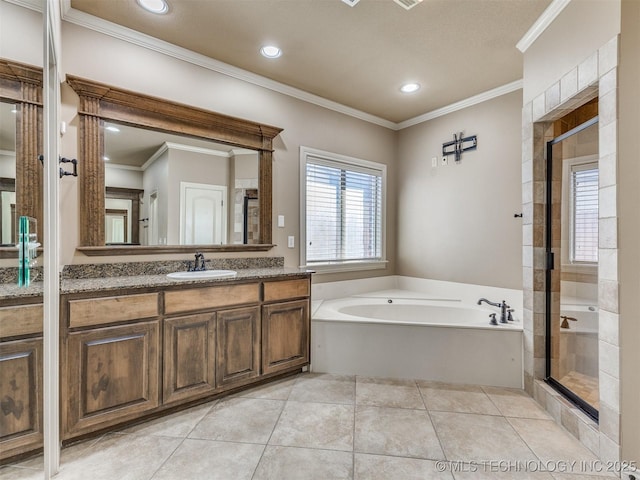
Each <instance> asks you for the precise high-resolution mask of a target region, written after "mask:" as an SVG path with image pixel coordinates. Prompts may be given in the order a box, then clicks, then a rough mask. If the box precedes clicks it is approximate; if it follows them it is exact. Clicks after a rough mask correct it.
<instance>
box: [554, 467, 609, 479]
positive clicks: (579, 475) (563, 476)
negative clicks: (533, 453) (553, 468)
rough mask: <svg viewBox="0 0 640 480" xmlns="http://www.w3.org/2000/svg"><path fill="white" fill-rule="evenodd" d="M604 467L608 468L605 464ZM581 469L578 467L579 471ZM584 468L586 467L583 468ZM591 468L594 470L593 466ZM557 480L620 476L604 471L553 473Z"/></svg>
mask: <svg viewBox="0 0 640 480" xmlns="http://www.w3.org/2000/svg"><path fill="white" fill-rule="evenodd" d="M603 468H606V467H605V466H604V465H603ZM579 470H580V466H578V467H577V471H579ZM583 470H584V469H583ZM590 470H593V468H591V469H590ZM552 475H553V478H554V479H555V480H611V479H612V478H618V476H617V475H616V474H615V473H613V472H611V473H609V474H608V475H605V474H604V473H603V474H602V475H583V474H582V473H553V474H552Z"/></svg>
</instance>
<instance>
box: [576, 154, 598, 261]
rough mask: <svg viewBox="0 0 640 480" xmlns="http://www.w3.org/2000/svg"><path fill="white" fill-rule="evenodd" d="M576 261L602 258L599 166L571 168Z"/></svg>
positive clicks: (589, 165)
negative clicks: (599, 248) (599, 243)
mask: <svg viewBox="0 0 640 480" xmlns="http://www.w3.org/2000/svg"><path fill="white" fill-rule="evenodd" d="M571 201H572V212H571V213H572V219H573V221H572V232H571V233H572V242H571V243H572V245H571V247H572V260H573V261H574V262H589V263H596V262H597V261H598V165H597V164H595V163H590V164H584V165H574V166H573V167H571Z"/></svg>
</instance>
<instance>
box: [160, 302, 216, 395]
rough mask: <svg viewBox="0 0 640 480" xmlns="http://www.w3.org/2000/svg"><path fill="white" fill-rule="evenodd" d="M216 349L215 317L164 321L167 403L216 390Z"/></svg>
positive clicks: (192, 316)
mask: <svg viewBox="0 0 640 480" xmlns="http://www.w3.org/2000/svg"><path fill="white" fill-rule="evenodd" d="M215 349H216V314H215V313H203V314H198V315H187V316H182V317H175V318H166V319H165V321H164V349H163V393H162V401H163V402H164V403H171V402H174V401H180V400H185V399H192V398H194V397H198V396H202V395H208V394H211V393H213V391H214V390H215V388H216V376H215V369H216V356H215Z"/></svg>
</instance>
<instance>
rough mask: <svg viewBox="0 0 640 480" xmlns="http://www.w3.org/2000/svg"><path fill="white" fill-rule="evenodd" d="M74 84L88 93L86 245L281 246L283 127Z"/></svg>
mask: <svg viewBox="0 0 640 480" xmlns="http://www.w3.org/2000/svg"><path fill="white" fill-rule="evenodd" d="M67 83H68V84H69V85H70V86H71V88H72V89H73V90H74V91H75V92H76V93H77V94H78V96H79V99H80V104H79V108H78V114H79V118H80V149H79V154H78V159H79V161H78V175H79V182H80V184H79V185H80V204H81V205H82V207H81V209H80V235H81V246H80V247H79V248H78V250H79V251H81V252H83V253H85V254H87V255H123V254H142V253H172V252H183V251H186V252H192V251H193V250H194V247H195V246H197V249H198V250H200V251H205V252H206V251H259V250H263V251H266V250H268V249H270V248H271V247H272V246H273V245H272V244H271V239H272V232H271V228H272V218H271V216H272V212H271V202H272V199H271V195H272V165H271V162H272V152H273V149H272V142H273V139H274V137H275V136H277V135H278V134H279V133H280V132H281V131H282V129H281V128H277V127H273V126H270V125H264V124H259V123H255V122H251V121H247V120H242V119H238V118H234V117H229V116H226V115H221V114H218V113H214V112H210V111H207V110H202V109H199V108H195V107H190V106H186V105H182V104H178V103H174V102H170V101H168V100H164V99H159V98H155V97H150V96H147V95H143V94H138V93H134V92H130V91H127V90H122V89H119V88H114V87H110V86H108V85H104V84H99V83H96V82H93V81H91V80H86V79H81V78H78V77H75V76H70V75H68V76H67ZM127 196H128V197H127ZM125 197H126V198H125ZM245 197H248V198H250V199H251V202H245ZM136 216H137V219H136ZM245 217H246V218H245Z"/></svg>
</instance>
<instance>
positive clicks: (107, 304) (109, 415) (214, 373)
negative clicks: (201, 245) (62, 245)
mask: <svg viewBox="0 0 640 480" xmlns="http://www.w3.org/2000/svg"><path fill="white" fill-rule="evenodd" d="M134 292H137V293H134ZM309 295H310V278H309V276H308V275H304V276H300V277H297V278H295V279H291V280H278V281H276V280H259V281H256V280H254V281H229V282H224V283H223V282H216V284H215V285H212V284H206V283H205V284H203V285H193V284H190V285H179V284H177V285H176V286H160V287H157V288H151V287H148V288H145V289H144V291H142V293H140V290H139V289H138V290H134V291H133V292H128V291H127V290H125V289H123V290H119V291H117V294H111V295H110V296H107V295H105V294H102V295H100V294H99V292H96V293H94V294H93V295H92V294H90V293H82V294H67V295H63V298H62V302H61V340H62V342H61V345H62V352H61V355H62V356H61V365H62V373H61V378H62V401H63V405H62V430H63V431H62V436H63V439H64V440H69V439H71V438H74V437H77V436H80V435H85V434H88V433H92V432H94V431H98V430H104V429H105V428H109V427H115V426H116V425H121V424H123V423H126V422H129V421H134V420H138V419H139V418H142V417H144V416H149V415H151V414H154V415H157V414H158V413H159V412H161V411H162V410H166V409H169V408H176V407H178V406H180V405H186V404H189V403H193V402H196V401H202V400H203V399H207V398H212V397H214V396H219V395H222V394H224V393H225V392H229V391H233V390H237V389H239V388H242V387H246V386H249V385H251V384H253V383H255V382H257V381H261V380H264V379H266V378H269V377H272V376H278V375H282V374H284V373H287V372H294V371H296V370H299V369H300V368H301V367H303V366H305V365H307V364H308V363H309V331H310V315H309V313H310V310H309Z"/></svg>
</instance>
